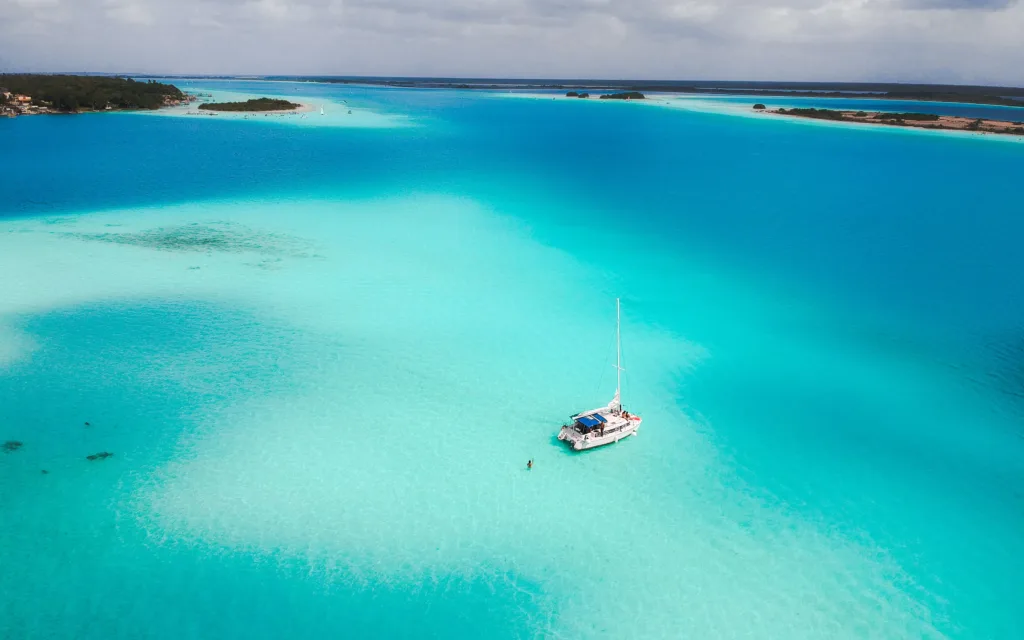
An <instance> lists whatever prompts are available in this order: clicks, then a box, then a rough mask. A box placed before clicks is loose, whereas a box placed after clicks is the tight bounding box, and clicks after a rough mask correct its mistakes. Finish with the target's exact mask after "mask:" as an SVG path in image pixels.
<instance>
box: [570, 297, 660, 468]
mask: <svg viewBox="0 0 1024 640" xmlns="http://www.w3.org/2000/svg"><path fill="white" fill-rule="evenodd" d="M620 308H621V305H620V303H619V299H618V298H616V299H615V373H616V385H615V397H614V398H612V401H611V402H609V403H608V405H607V406H604V407H599V408H597V409H591V410H590V411H584V412H583V413H578V414H576V415H574V416H572V418H571V422H570V423H569V424H565V425H562V429H561V431H559V432H558V439H559V440H561V441H563V442H565V443H567V444H568V445H569V446H571V447H572V448H573V449H575V450H576V451H583V450H584V449H593V448H594V447H600V446H601V445H605V444H611V443H613V442H618V441H619V440H622V439H623V438H625V437H626V436H635V435H636V433H637V430H638V429H639V428H640V423H641V422H643V420H642V419H641V418H640V416H637V415H633V414H631V413H630V412H628V411H626V410H625V409H623V408H622V372H623V371H624V369H623V368H622V338H621V326H622V322H621V320H620V317H621V313H620Z"/></svg>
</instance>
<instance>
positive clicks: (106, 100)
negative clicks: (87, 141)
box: [0, 74, 185, 112]
mask: <svg viewBox="0 0 1024 640" xmlns="http://www.w3.org/2000/svg"><path fill="white" fill-rule="evenodd" d="M0 87H3V88H4V89H6V90H7V91H10V92H11V93H14V94H21V95H27V96H30V97H31V98H32V103H33V104H35V105H37V106H47V107H49V108H51V109H53V110H56V111H66V112H74V111H80V110H104V109H106V108H107V107H110V108H111V109H158V108H160V107H162V106H163V105H164V102H165V100H168V99H170V100H181V99H184V97H185V94H184V93H182V91H181V90H180V89H178V88H177V87H175V86H174V85H170V84H164V83H162V82H156V81H155V80H149V81H141V82H137V81H135V80H132V79H131V78H119V77H113V76H74V75H42V74H0Z"/></svg>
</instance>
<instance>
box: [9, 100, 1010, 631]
mask: <svg viewBox="0 0 1024 640" xmlns="http://www.w3.org/2000/svg"><path fill="white" fill-rule="evenodd" d="M199 84H200V83H198V82H197V85H196V86H199ZM201 86H202V88H204V89H208V90H212V91H214V92H215V93H217V94H219V95H228V94H252V93H261V94H279V95H285V96H292V97H296V98H300V99H308V101H310V102H315V103H317V104H319V103H326V105H327V109H326V111H327V115H325V116H322V117H321V116H319V115H318V114H316V115H313V116H310V117H308V118H305V119H302V118H299V117H295V116H289V117H285V118H278V119H264V120H259V119H253V120H242V119H238V118H214V117H197V116H184V115H181V116H180V117H174V116H173V115H172V116H160V115H149V114H102V115H89V116H79V117H68V118H56V117H55V118H19V119H16V120H8V121H3V122H0V139H2V140H3V141H4V142H5V148H6V149H8V150H12V149H13V150H16V153H7V154H3V156H2V158H3V159H2V160H0V176H3V177H2V178H0V180H2V187H3V188H2V192H3V196H4V197H3V198H0V218H2V220H0V266H2V268H3V271H4V273H5V274H6V277H5V278H4V284H3V295H2V296H0V440H5V441H6V440H16V441H20V442H22V443H23V446H22V447H21V448H20V449H18V450H17V451H13V452H9V453H0V513H2V518H0V567H3V571H0V592H2V594H3V597H2V598H0V636H2V637H11V638H43V637H81V638H93V637H95V638H100V637H103V638H110V637H118V638H119V637H123V638H140V637H149V638H181V637H194V638H218V637H236V636H237V637H251V638H259V637H266V638H278V637H303V636H304V637H469V638H477V637H515V638H519V637H562V638H583V637H617V638H621V637H636V638H658V637H673V638H675V637H691V638H710V637H722V638H733V637H759V638H822V637H829V638H832V637H835V638H841V637H850V638H881V637H885V638H901V637H907V638H921V637H928V638H939V637H950V638H1011V637H1020V636H1021V635H1022V634H1024V614H1022V613H1021V611H1022V610H1024V608H1022V607H1021V604H1022V603H1021V596H1020V575H1021V573H1022V570H1024V560H1022V558H1024V428H1022V426H1021V420H1022V417H1024V415H1022V405H1021V392H1022V388H1024V322H1022V319H1024V292H1022V290H1021V288H1020V285H1019V283H1018V280H1019V274H1020V273H1021V272H1022V270H1024V255H1022V253H1021V252H1020V251H1019V249H1018V247H1017V244H1018V241H1017V239H1018V238H1019V237H1020V236H1021V232H1022V231H1024V229H1022V227H1024V221H1022V218H1021V215H1020V214H1021V207H1020V198H1019V176H1020V174H1021V170H1022V169H1024V146H1022V145H1020V144H1013V143H1010V142H1007V141H1004V140H1002V139H996V138H993V137H991V136H989V137H985V138H975V137H968V136H956V135H934V134H920V133H917V132H913V131H909V132H908V131H897V130H890V129H885V130H879V131H875V130H872V131H865V130H864V129H862V128H848V127H825V126H820V127H815V126H806V125H803V124H797V123H793V122H790V121H785V120H778V119H766V118H741V117H735V116H733V115H729V114H728V113H721V114H718V113H706V112H694V111H688V110H684V109H658V108H647V107H642V106H640V105H631V104H603V103H577V102H573V101H565V100H546V99H507V98H505V97H502V96H498V95H493V94H483V93H479V94H477V93H463V92H450V91H407V90H391V89H368V88H358V87H334V86H326V85H313V84H308V85H295V84H289V83H253V82H223V83H220V82H212V81H203V83H202V85H201ZM343 100H344V101H346V102H342V101H343ZM350 107H351V108H353V110H354V111H355V113H354V114H353V115H352V116H351V117H352V118H353V119H352V120H346V118H348V117H349V116H348V114H347V110H348V108H350ZM616 296H621V297H622V298H623V302H624V319H623V331H624V358H625V364H626V367H627V374H626V383H625V389H624V394H625V402H626V406H627V408H630V409H632V410H634V411H637V412H639V413H641V414H642V415H643V416H644V418H645V423H644V427H643V429H641V432H640V435H639V437H637V438H631V439H629V440H628V441H625V442H622V443H619V444H617V445H615V446H614V447H609V448H605V449H603V450H599V451H595V452H590V453H587V454H582V455H580V454H571V453H569V452H567V451H565V450H564V449H563V448H561V447H560V446H558V445H559V443H557V441H555V439H554V433H555V431H556V429H557V427H558V425H559V424H561V422H562V420H563V419H564V418H565V416H566V415H568V414H569V413H570V412H572V411H574V410H578V409H581V408H585V407H589V406H593V405H597V404H599V403H604V402H606V401H607V400H608V399H609V398H610V396H611V393H612V391H613V387H614V380H613V377H614V376H613V374H614V370H613V369H612V368H611V366H610V363H611V362H612V360H611V358H612V357H614V354H613V349H614V304H613V300H614V298H615V297H616ZM86 422H88V423H89V425H88V426H86V424H85V423H86ZM100 451H109V452H112V453H113V454H114V456H113V457H111V458H108V459H105V460H96V461H88V460H86V458H85V456H87V455H90V454H93V453H97V452H100ZM530 458H533V459H534V460H536V466H535V468H534V469H533V470H532V471H526V470H525V462H526V460H527V459H530ZM43 470H46V471H47V473H45V474H44V473H42V471H43Z"/></svg>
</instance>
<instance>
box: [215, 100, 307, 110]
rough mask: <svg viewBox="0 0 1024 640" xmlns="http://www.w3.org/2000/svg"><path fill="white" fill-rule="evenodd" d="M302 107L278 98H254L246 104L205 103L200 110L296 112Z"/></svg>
mask: <svg viewBox="0 0 1024 640" xmlns="http://www.w3.org/2000/svg"><path fill="white" fill-rule="evenodd" d="M301 106H302V105H301V104H296V103H294V102H288V101H287V100H280V99H278V98H252V99H251V100H246V101H245V102H204V103H203V104H201V105H199V108H200V109H206V110H207V111H294V110H295V109H298V108H299V107H301Z"/></svg>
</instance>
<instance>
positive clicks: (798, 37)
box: [0, 0, 1024, 84]
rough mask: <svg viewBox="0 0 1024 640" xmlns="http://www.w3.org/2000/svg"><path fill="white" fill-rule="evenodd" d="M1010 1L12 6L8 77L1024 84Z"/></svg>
mask: <svg viewBox="0 0 1024 640" xmlns="http://www.w3.org/2000/svg"><path fill="white" fill-rule="evenodd" d="M1021 33H1024V8H1022V6H1021V4H1020V3H1016V2H1015V1H1014V0H475V1H474V0H0V60H5V61H6V62H5V64H6V66H7V67H8V68H20V69H35V70H95V71H138V72H154V73H159V72H166V73H255V74H259V73H266V74H338V75H354V74H367V75H376V74H382V75H383V74H391V75H475V76H500V75H505V76H517V77H525V76H531V77H543V76H547V77H551V76H561V77H569V76H575V77H634V78H677V79H687V78H713V77H719V78H745V79H780V78H781V79H846V80H866V79H887V80H906V81H917V80H929V81H935V80H944V81H951V82H955V81H966V82H1001V83H1006V84H1022V83H1024V78H1022V77H1021V74H1020V72H1019V71H1018V70H1019V69H1024V47H1020V46H1019V43H1018V40H1019V39H1020V34H1021Z"/></svg>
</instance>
